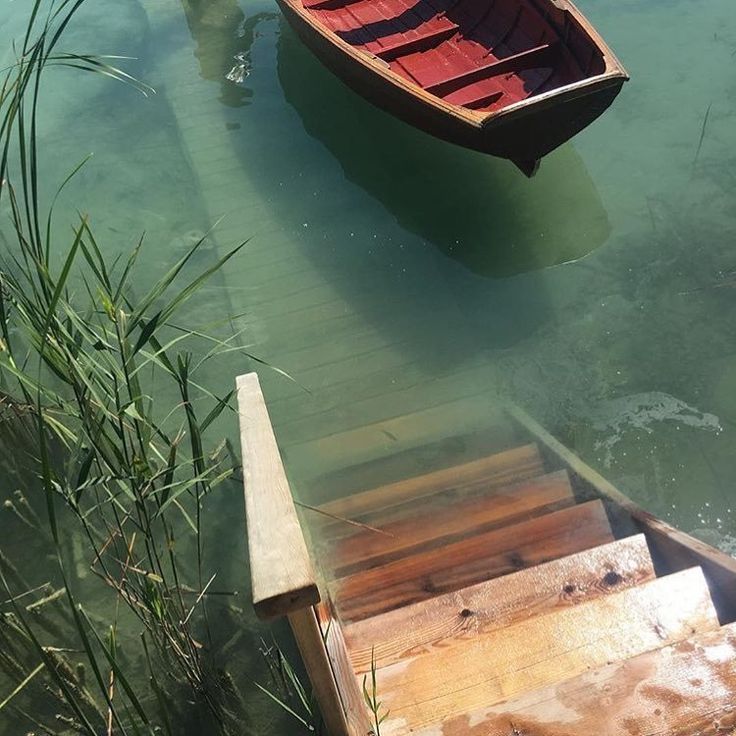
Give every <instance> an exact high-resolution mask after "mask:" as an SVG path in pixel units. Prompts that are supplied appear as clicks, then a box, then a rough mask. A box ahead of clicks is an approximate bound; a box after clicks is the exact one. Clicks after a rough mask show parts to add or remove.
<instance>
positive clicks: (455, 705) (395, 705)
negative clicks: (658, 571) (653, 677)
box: [377, 568, 719, 736]
mask: <svg viewBox="0 0 736 736" xmlns="http://www.w3.org/2000/svg"><path fill="white" fill-rule="evenodd" d="M718 625H719V624H718V616H717V615H716V611H715V608H714V607H713V603H712V601H711V599H710V595H709V593H708V585H707V583H706V582H705V578H704V577H703V573H702V571H701V570H700V569H699V568H692V569H690V570H686V571H683V572H679V573H675V574H673V575H669V576H667V577H664V578H657V579H655V580H651V581H648V582H645V583H642V584H640V585H638V586H637V587H635V588H629V589H627V590H623V591H620V592H618V593H614V594H613V595H610V596H605V597H601V598H597V599H595V600H593V601H590V602H587V603H583V604H581V605H579V606H574V607H570V608H565V609H560V610H556V611H554V612H553V613H548V614H546V615H542V616H537V617H534V618H531V619H529V620H528V621H522V622H519V623H516V624H512V625H510V626H507V627H505V628H503V629H500V630H498V629H496V630H493V631H490V632H488V633H486V634H478V635H476V636H475V637H473V638H469V639H467V640H464V641H460V642H457V643H455V644H454V645H453V646H451V647H448V648H447V649H440V650H438V651H436V652H431V653H429V654H422V655H419V656H418V657H414V658H412V659H407V660H403V661H401V662H398V663H396V664H393V665H389V666H387V667H383V668H381V669H379V670H378V672H377V678H378V689H379V692H380V693H381V699H382V701H383V704H384V707H385V708H386V710H387V711H389V713H390V715H389V718H388V720H387V721H386V724H385V729H382V733H385V734H386V735H387V736H392V734H397V735H398V734H404V733H406V732H407V730H408V729H409V728H411V730H412V731H414V730H416V729H417V728H420V727H422V726H428V725H430V724H433V723H441V722H443V721H445V720H446V719H448V718H452V717H453V716H458V715H462V714H463V713H467V712H468V711H471V710H473V709H475V708H481V707H483V706H491V705H494V704H496V703H498V702H500V701H502V700H506V699H508V698H510V697H514V696H515V695H520V694H521V693H524V692H528V691H530V690H535V689H538V688H542V687H545V686H547V685H551V684H552V683H555V682H557V681H559V680H561V679H567V678H570V677H574V676H576V675H580V674H582V673H583V672H585V671H586V670H588V669H590V668H592V667H602V666H605V665H607V664H609V663H610V662H617V661H620V660H623V659H626V658H628V657H635V656H637V655H639V654H642V653H643V652H647V651H651V650H653V649H658V648H660V647H662V646H665V645H667V644H672V643H674V642H678V641H682V640H683V639H687V638H688V637H690V636H692V635H693V634H695V633H700V632H706V631H712V630H714V629H717V628H718Z"/></svg>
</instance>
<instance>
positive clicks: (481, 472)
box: [319, 444, 544, 531]
mask: <svg viewBox="0 0 736 736" xmlns="http://www.w3.org/2000/svg"><path fill="white" fill-rule="evenodd" d="M543 472H544V466H543V462H542V456H541V455H540V454H539V450H538V449H537V447H536V445H533V444H529V445H522V446H520V447H514V448H512V449H510V450H504V451H503V452H499V453H495V454H493V455H488V456H486V457H482V458H480V459H478V460H472V461H470V462H467V463H463V464H462V465H456V466H453V467H449V468H442V469H441V470H435V471H433V472H431V473H426V474H424V475H419V476H415V477H414V478H407V479H405V480H400V481H396V482H395V483H390V484H388V485H385V486H381V487H379V488H373V489H371V490H367V491H363V492H361V493H356V494H353V495H352V496H347V497H345V498H340V499H337V500H335V501H330V502H328V503H325V504H322V505H321V506H320V507H319V510H320V511H322V512H324V514H329V515H330V516H322V517H321V518H322V519H324V520H325V521H326V522H327V523H333V524H339V526H340V528H342V529H344V528H345V526H346V525H345V524H340V523H339V522H334V521H333V519H332V518H331V517H334V516H337V517H342V518H348V519H362V518H363V517H364V516H366V515H368V514H373V515H374V520H375V521H378V520H377V519H376V518H375V515H376V514H377V513H378V512H380V511H384V510H386V509H390V508H392V507H395V506H398V505H400V504H403V503H406V502H407V501H411V500H414V499H419V498H426V497H427V496H431V495H432V494H435V493H439V492H447V491H448V490H450V489H470V488H473V487H476V488H477V487H481V488H483V489H490V488H493V487H498V486H500V485H508V484H510V483H514V482H518V481H521V480H525V479H527V478H534V477H536V476H538V475H541V474H542V473H543ZM347 531H352V529H351V528H350V527H348V528H347Z"/></svg>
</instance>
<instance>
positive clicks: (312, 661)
mask: <svg viewBox="0 0 736 736" xmlns="http://www.w3.org/2000/svg"><path fill="white" fill-rule="evenodd" d="M288 618H289V624H290V625H291V630H292V632H293V633H294V639H296V643H297V646H298V647H299V653H300V654H301V655H302V661H303V662H304V668H305V669H306V670H307V675H308V676H309V681H310V682H311V683H312V689H313V691H314V695H315V697H316V699H317V704H318V705H319V710H320V713H321V714H322V719H323V720H324V722H325V726H326V727H327V731H328V733H329V735H330V736H363V734H360V733H355V732H354V731H352V730H351V728H350V724H349V723H348V719H347V715H346V713H345V710H344V708H343V704H342V699H341V697H340V693H339V692H338V689H337V682H336V681H335V676H334V674H333V672H332V667H331V665H330V660H329V658H328V657H327V650H326V648H325V642H324V640H323V638H322V630H321V629H320V627H319V623H318V621H317V615H316V613H315V610H314V608H312V607H309V608H303V609H301V610H299V611H294V612H292V613H289V614H288Z"/></svg>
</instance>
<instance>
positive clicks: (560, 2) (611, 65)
mask: <svg viewBox="0 0 736 736" xmlns="http://www.w3.org/2000/svg"><path fill="white" fill-rule="evenodd" d="M548 1H549V2H550V3H552V4H553V5H554V6H555V7H557V8H558V9H560V10H562V11H563V12H564V11H567V12H569V13H570V14H571V16H572V17H573V18H574V20H575V22H577V23H578V24H579V25H580V27H581V28H582V30H583V31H584V32H585V34H586V35H587V37H588V39H589V40H590V42H591V43H593V44H594V45H595V46H596V48H597V49H598V50H599V51H600V52H601V54H602V57H603V61H604V63H605V70H604V71H603V72H602V73H601V74H597V75H594V76H591V77H586V78H585V79H581V80H578V81H575V82H571V83H569V84H566V85H562V86H560V87H557V88H555V89H551V90H548V91H546V92H543V93H540V94H538V95H532V96H530V97H527V98H526V99H523V100H519V101H518V102H514V103H511V104H509V105H507V106H506V107H503V108H501V109H499V110H495V111H489V112H483V111H481V112H478V111H475V110H472V109H470V108H466V107H463V106H461V105H455V104H452V103H449V102H446V101H445V100H444V99H442V98H441V97H438V96H436V95H434V94H432V93H430V92H427V91H426V90H425V89H424V88H422V87H421V86H419V85H418V84H414V83H412V82H411V81H409V80H407V79H405V78H404V77H402V76H401V75H399V74H397V73H396V72H394V71H393V70H392V69H391V68H390V67H389V65H388V64H387V63H386V62H385V61H384V60H383V59H381V58H380V57H378V56H376V55H374V54H371V53H369V52H367V51H365V50H361V49H358V48H356V47H355V46H352V45H351V44H350V43H348V42H347V41H345V40H344V39H343V38H341V37H340V36H338V35H337V34H336V33H334V32H333V31H332V30H331V29H330V28H328V27H327V26H326V25H325V24H324V23H323V22H322V21H321V20H320V19H319V18H318V17H317V16H315V15H314V14H312V13H311V12H310V11H309V9H308V8H305V7H304V6H303V4H302V3H301V1H300V0H278V2H279V4H281V5H282V6H283V7H286V8H288V9H289V10H290V11H291V12H293V13H294V14H295V15H297V16H298V17H299V19H300V20H301V22H302V23H303V24H304V25H305V26H307V27H309V28H311V29H312V30H314V31H316V32H317V33H319V34H320V36H321V37H322V38H323V40H324V41H325V42H326V43H329V44H332V45H333V46H335V47H336V48H337V49H338V50H339V51H340V52H342V53H344V54H345V55H347V56H348V57H350V58H351V59H352V60H354V61H355V62H357V63H358V64H360V65H361V66H363V67H365V68H366V69H368V70H369V71H371V72H373V73H375V74H378V75H379V76H380V77H381V78H383V79H384V80H385V81H387V82H389V83H391V84H393V85H395V86H396V87H398V88H400V89H401V90H403V91H404V92H406V93H407V94H409V95H411V96H412V97H415V98H417V99H419V100H421V101H422V102H424V103H425V104H428V105H431V106H432V107H434V108H435V109H437V110H440V111H441V112H443V113H446V114H449V115H451V116H453V117H455V118H458V119H459V120H461V121H462V122H464V123H466V124H468V125H471V126H473V127H476V128H480V129H485V128H489V127H491V126H492V125H493V124H494V123H495V122H497V121H501V120H503V121H504V122H505V121H506V119H507V118H508V117H509V116H517V115H520V114H523V112H524V111H525V110H529V109H534V110H539V109H543V108H545V107H547V106H553V105H555V104H557V103H559V102H561V101H563V100H566V99H574V98H576V97H581V96H584V95H586V94H589V93H591V92H593V91H595V90H596V89H602V88H605V87H606V86H608V85H609V84H610V85H613V84H617V83H620V82H622V81H626V80H628V79H629V75H628V73H627V72H626V70H625V68H624V67H623V65H622V64H621V62H620V61H619V60H618V58H617V57H616V55H615V54H614V53H613V51H612V50H611V49H610V47H609V46H608V45H607V44H606V42H605V41H604V40H603V38H602V36H601V35H600V34H599V33H598V31H596V29H595V28H594V27H593V25H592V24H591V23H590V22H589V21H588V20H587V18H586V17H585V16H584V15H583V14H582V12H581V11H580V10H579V9H578V8H577V7H576V6H575V5H574V4H573V3H572V2H571V1H570V0H548ZM530 2H532V3H533V4H535V5H536V3H534V2H533V0H530ZM540 12H541V11H540Z"/></svg>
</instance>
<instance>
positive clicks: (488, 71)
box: [425, 43, 559, 96]
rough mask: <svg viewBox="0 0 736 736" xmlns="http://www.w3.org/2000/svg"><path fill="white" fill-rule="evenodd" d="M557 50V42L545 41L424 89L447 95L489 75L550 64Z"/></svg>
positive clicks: (493, 75)
mask: <svg viewBox="0 0 736 736" xmlns="http://www.w3.org/2000/svg"><path fill="white" fill-rule="evenodd" d="M558 51H559V49H558V47H557V44H554V43H545V44H542V45H540V46H535V47H534V48H532V49H528V50H527V51H522V52H520V53H518V54H513V55H512V56H507V57H506V58H503V59H496V60H494V61H492V62H489V63H487V64H482V65H481V66H478V67H476V68H474V69H470V70H469V71H466V72H463V73H462V74H456V75H455V76H452V77H450V78H449V79H443V80H442V81H441V82H436V83H435V84H430V85H428V86H426V87H425V89H426V91H427V92H431V93H432V94H435V95H440V96H442V95H447V94H449V93H450V92H454V91H455V90H458V89H461V88H462V87H466V86H467V85H469V84H472V83H473V82H479V81H480V80H481V79H488V78H489V77H495V76H498V75H499V74H506V73H508V72H520V71H523V70H525V69H534V68H536V67H540V66H547V65H551V64H552V63H553V60H554V56H555V54H556V53H558Z"/></svg>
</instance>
